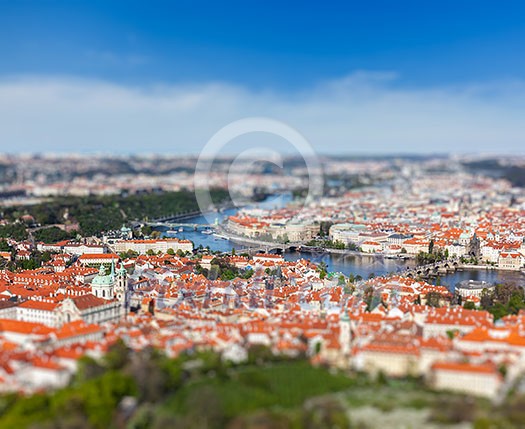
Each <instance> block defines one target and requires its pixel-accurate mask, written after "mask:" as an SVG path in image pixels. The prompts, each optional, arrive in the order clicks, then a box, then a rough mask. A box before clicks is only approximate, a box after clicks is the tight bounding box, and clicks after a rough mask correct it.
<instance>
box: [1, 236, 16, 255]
mask: <svg viewBox="0 0 525 429" xmlns="http://www.w3.org/2000/svg"><path fill="white" fill-rule="evenodd" d="M12 250H13V249H12V248H11V246H10V245H9V243H8V242H7V240H5V239H2V240H0V252H11V251H12Z"/></svg>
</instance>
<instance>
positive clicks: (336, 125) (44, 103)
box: [0, 72, 525, 153]
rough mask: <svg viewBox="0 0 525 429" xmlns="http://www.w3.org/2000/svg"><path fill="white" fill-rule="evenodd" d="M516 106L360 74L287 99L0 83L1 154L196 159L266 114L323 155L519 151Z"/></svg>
mask: <svg viewBox="0 0 525 429" xmlns="http://www.w3.org/2000/svg"><path fill="white" fill-rule="evenodd" d="M523 100H525V84H524V83H523V82H496V83H488V84H476V85H465V86H464V87H452V86H451V87H436V88H409V89H407V88H403V87H400V86H399V85H397V81H396V76H395V74H393V73H366V72H360V73H355V74H353V75H350V76H348V77H346V78H344V79H341V80H336V81H331V82H326V83H324V84H321V85H318V86H316V87H314V88H311V89H310V90H302V91H297V92H291V93H276V92H272V91H266V92H264V91H263V92H255V91H251V90H249V89H246V88H243V87H239V86H234V85H227V84H221V83H209V84H200V85H197V84H195V85H158V86H151V87H148V88H138V87H126V86H120V85H116V84H112V83H107V82H100V81H88V80H77V79H69V78H54V79H44V78H35V77H33V78H27V77H26V78H16V79H4V80H2V81H0V144H1V146H0V151H5V152H30V151H34V152H37V151H38V152H46V151H49V152H123V153H130V152H159V153H161V152H168V153H198V151H199V150H200V149H201V148H202V147H203V146H204V144H205V143H206V141H207V140H208V139H209V138H210V137H211V136H212V135H213V134H214V133H215V132H216V131H217V130H218V129H220V128H221V127H223V126H224V125H226V124H227V123H229V122H231V121H234V120H237V119H240V118H244V117H247V116H268V117H272V118H275V119H278V120H281V121H283V122H286V123H288V124H290V125H291V126H293V127H295V128H296V129H298V130H299V131H300V132H301V133H302V134H304V135H305V136H306V137H307V139H308V140H309V141H310V142H311V143H312V145H313V146H314V148H315V149H316V150H317V151H318V152H323V153H336V152H347V153H379V152H397V153H399V152H427V153H428V152H505V153H524V152H525V151H524V147H525V145H524V144H523V142H524V139H525V121H524V118H525V115H524V114H525V102H524V101H523ZM258 140H259V141H260V140H261V139H260V138H259V139H258ZM237 144H238V145H241V144H246V141H244V140H243V141H242V142H238V143H237ZM233 146H235V145H233ZM234 149H235V148H234V147H232V150H234Z"/></svg>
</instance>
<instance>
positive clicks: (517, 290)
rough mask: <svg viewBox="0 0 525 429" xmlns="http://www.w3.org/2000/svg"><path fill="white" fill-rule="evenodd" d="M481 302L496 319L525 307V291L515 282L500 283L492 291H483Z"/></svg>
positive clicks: (515, 312)
mask: <svg viewBox="0 0 525 429" xmlns="http://www.w3.org/2000/svg"><path fill="white" fill-rule="evenodd" d="M480 304H481V307H482V308H483V309H484V310H487V311H489V312H490V313H491V314H492V315H493V316H494V320H498V319H501V318H502V317H505V316H507V315H509V314H517V313H518V312H519V311H520V310H522V309H525V293H524V291H523V289H522V288H521V287H520V286H517V285H515V284H510V283H504V284H499V285H496V287H495V289H494V290H493V291H492V292H489V291H488V290H487V289H484V290H483V291H482V294H481V300H480Z"/></svg>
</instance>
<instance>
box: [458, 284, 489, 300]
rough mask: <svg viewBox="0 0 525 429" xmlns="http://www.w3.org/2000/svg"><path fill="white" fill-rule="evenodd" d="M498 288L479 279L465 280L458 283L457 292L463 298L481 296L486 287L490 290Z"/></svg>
mask: <svg viewBox="0 0 525 429" xmlns="http://www.w3.org/2000/svg"><path fill="white" fill-rule="evenodd" d="M495 288H496V285H494V284H491V283H487V282H485V281H479V280H463V281H461V282H459V283H458V284H457V285H456V289H455V292H456V293H457V294H459V295H461V296H462V297H463V298H466V297H469V296H476V297H478V298H479V297H481V294H482V293H483V290H484V289H486V290H487V291H488V292H492V291H493V290H494V289H495Z"/></svg>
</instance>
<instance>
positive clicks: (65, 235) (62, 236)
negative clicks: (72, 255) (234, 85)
mask: <svg viewBox="0 0 525 429" xmlns="http://www.w3.org/2000/svg"><path fill="white" fill-rule="evenodd" d="M75 236H76V233H73V234H71V233H69V232H66V231H64V230H62V229H60V228H58V227H56V226H52V227H51V228H44V229H39V230H38V231H35V232H34V233H33V237H34V238H35V240H36V241H43V242H44V243H57V242H59V241H62V240H69V239H71V238H74V237H75Z"/></svg>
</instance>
